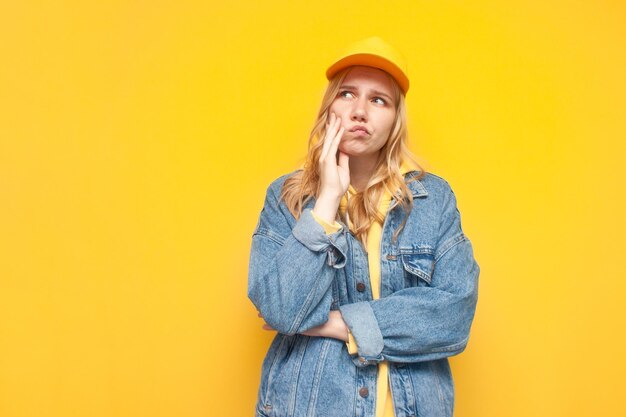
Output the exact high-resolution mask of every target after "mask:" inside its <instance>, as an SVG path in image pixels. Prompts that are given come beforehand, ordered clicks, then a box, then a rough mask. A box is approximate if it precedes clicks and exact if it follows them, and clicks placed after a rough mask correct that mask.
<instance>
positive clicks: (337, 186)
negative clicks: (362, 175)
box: [313, 113, 350, 223]
mask: <svg viewBox="0 0 626 417" xmlns="http://www.w3.org/2000/svg"><path fill="white" fill-rule="evenodd" d="M343 132H344V128H343V126H341V118H339V117H337V116H336V115H335V113H331V115H330V119H329V122H328V123H326V136H325V137H324V144H323V145H322V153H321V154H320V159H319V161H318V163H319V171H320V182H321V184H320V194H319V196H318V198H317V201H316V204H315V207H314V208H313V211H314V212H315V214H316V215H317V216H319V217H321V218H322V219H324V220H325V221H327V222H329V223H333V222H334V221H335V216H336V215H337V209H338V208H339V202H340V201H341V197H342V196H343V195H344V194H345V193H346V191H348V187H349V186H350V166H349V156H348V155H347V154H345V153H343V152H341V151H339V161H338V162H337V149H338V147H339V142H341V138H342V137H343Z"/></svg>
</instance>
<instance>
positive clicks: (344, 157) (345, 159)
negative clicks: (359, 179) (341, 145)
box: [337, 151, 350, 172]
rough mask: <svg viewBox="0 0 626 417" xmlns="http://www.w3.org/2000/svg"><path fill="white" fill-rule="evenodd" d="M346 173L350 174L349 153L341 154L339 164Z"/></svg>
mask: <svg viewBox="0 0 626 417" xmlns="http://www.w3.org/2000/svg"><path fill="white" fill-rule="evenodd" d="M337 165H339V166H340V167H341V168H344V169H345V170H346V172H350V156H349V155H348V154H347V153H343V152H341V151H340V152H339V162H338V163H337Z"/></svg>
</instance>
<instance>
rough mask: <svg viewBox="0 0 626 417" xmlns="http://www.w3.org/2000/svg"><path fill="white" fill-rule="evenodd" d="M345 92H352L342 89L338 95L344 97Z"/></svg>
mask: <svg viewBox="0 0 626 417" xmlns="http://www.w3.org/2000/svg"><path fill="white" fill-rule="evenodd" d="M346 94H350V95H352V93H351V92H350V91H347V90H344V91H342V92H340V93H339V95H340V96H342V97H346Z"/></svg>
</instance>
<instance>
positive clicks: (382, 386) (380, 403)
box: [311, 163, 417, 417]
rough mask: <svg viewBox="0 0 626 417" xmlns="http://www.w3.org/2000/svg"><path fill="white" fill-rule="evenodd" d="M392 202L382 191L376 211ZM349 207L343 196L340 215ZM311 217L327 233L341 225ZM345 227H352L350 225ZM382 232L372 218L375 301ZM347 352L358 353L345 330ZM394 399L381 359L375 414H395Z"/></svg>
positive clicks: (370, 258) (370, 251)
mask: <svg viewBox="0 0 626 417" xmlns="http://www.w3.org/2000/svg"><path fill="white" fill-rule="evenodd" d="M416 168H417V167H415V166H414V165H412V164H411V163H403V164H402V165H401V167H400V172H401V173H402V174H403V175H404V174H405V173H407V172H409V171H411V170H412V169H416ZM348 193H349V194H350V195H354V194H356V190H355V189H354V188H353V187H352V185H350V186H349V187H348ZM390 204H391V195H390V194H389V192H388V191H386V190H385V192H384V193H383V196H382V198H381V201H380V204H379V206H378V211H379V212H380V213H381V214H382V215H383V217H385V216H386V215H387V210H388V209H389V205H390ZM347 206H348V200H347V198H346V196H343V198H342V199H341V203H340V204H339V210H340V211H341V213H342V214H345V210H346V208H347ZM311 214H312V215H313V218H314V219H315V220H316V221H317V222H318V223H320V224H321V225H322V226H323V227H324V230H325V231H326V233H327V234H330V233H334V232H336V231H337V230H339V228H340V227H341V225H340V224H339V223H337V222H335V224H329V223H328V222H326V221H324V220H322V219H321V218H319V217H317V216H316V215H315V213H314V212H311ZM348 227H350V228H352V225H351V224H348ZM381 233H382V224H381V223H379V222H377V221H375V222H373V223H372V224H371V226H370V228H369V230H368V234H367V253H368V255H367V259H368V265H369V273H370V284H371V288H372V298H373V299H374V300H376V299H378V298H380V240H381ZM348 338H349V340H348V342H347V345H348V352H349V353H351V354H353V353H356V352H357V346H356V341H355V340H354V338H353V337H352V333H350V332H349V331H348ZM394 416H395V414H394V411H393V402H392V398H391V389H390V388H389V367H388V364H387V361H382V362H380V363H379V364H378V378H377V380H376V417H394Z"/></svg>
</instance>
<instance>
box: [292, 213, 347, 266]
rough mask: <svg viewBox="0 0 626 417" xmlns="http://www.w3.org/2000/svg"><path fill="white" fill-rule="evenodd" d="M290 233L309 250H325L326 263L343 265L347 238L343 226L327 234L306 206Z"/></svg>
mask: <svg viewBox="0 0 626 417" xmlns="http://www.w3.org/2000/svg"><path fill="white" fill-rule="evenodd" d="M291 233H293V236H294V237H295V238H296V239H297V240H298V241H299V242H300V243H302V244H303V245H304V246H306V247H307V248H309V249H310V250H312V251H314V252H326V253H327V254H328V257H327V263H328V265H330V266H332V267H334V268H337V269H338V268H343V267H344V266H345V264H346V253H347V252H348V240H347V239H346V236H345V232H344V228H343V227H342V228H341V229H340V230H338V231H337V232H335V233H331V234H329V235H327V234H326V232H325V230H324V228H323V227H322V225H321V224H319V223H318V222H317V221H316V220H315V219H314V218H313V215H312V214H311V209H310V208H307V209H304V210H303V211H302V215H301V216H300V219H299V220H298V222H297V223H296V225H295V226H294V228H293V230H292V231H291Z"/></svg>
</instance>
